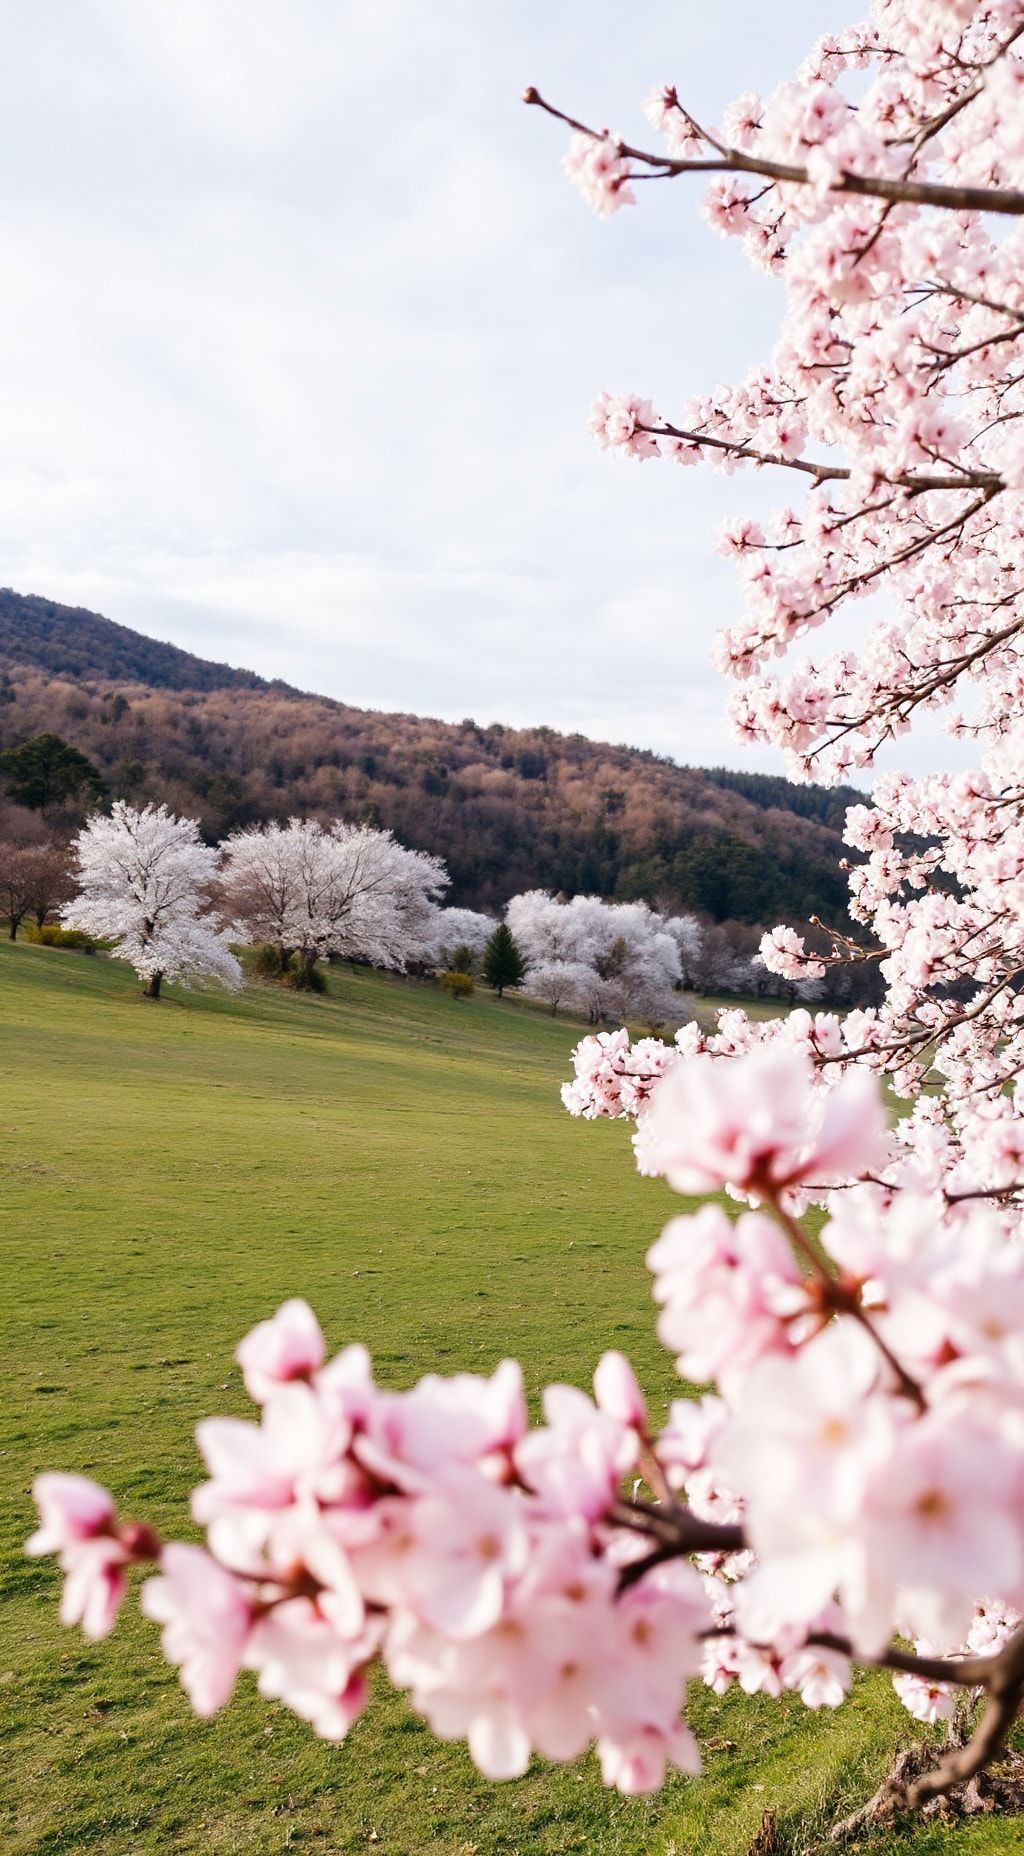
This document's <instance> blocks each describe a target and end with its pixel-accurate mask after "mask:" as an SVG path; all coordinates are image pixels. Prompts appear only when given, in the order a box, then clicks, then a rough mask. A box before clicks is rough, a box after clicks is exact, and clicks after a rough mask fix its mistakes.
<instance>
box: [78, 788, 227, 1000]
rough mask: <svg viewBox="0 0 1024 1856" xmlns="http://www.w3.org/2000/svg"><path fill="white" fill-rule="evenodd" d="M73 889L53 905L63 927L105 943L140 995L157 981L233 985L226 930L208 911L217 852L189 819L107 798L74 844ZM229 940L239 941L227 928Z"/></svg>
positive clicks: (153, 995)
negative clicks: (139, 985)
mask: <svg viewBox="0 0 1024 1856" xmlns="http://www.w3.org/2000/svg"><path fill="white" fill-rule="evenodd" d="M73 850H74V857H75V861H76V865H77V875H78V882H79V893H78V895H77V896H76V897H75V899H74V900H73V901H72V902H69V903H67V904H66V905H65V907H64V908H63V909H62V910H61V920H62V921H63V922H64V923H65V924H66V926H67V927H69V928H80V929H82V930H83V932H84V933H86V934H94V935H99V936H101V937H103V938H105V939H108V940H111V941H113V942H114V943H115V945H116V950H117V952H118V954H119V955H120V956H121V959H122V960H127V961H129V962H130V964H131V965H132V966H133V967H134V968H135V971H136V973H137V974H138V975H139V977H140V978H141V979H142V980H144V981H145V985H144V987H143V991H144V993H145V995H146V997H147V998H148V999H158V998H159V997H160V986H161V982H162V981H163V980H165V979H170V980H182V981H184V982H185V983H186V984H188V983H189V982H191V981H192V980H197V979H216V980H219V981H220V983H221V985H222V986H227V987H229V988H230V989H232V990H234V989H235V988H236V987H238V986H240V985H241V983H242V970H241V967H240V966H239V964H238V961H237V960H236V959H235V956H234V954H233V953H232V952H231V948H230V946H229V945H228V942H229V934H228V931H227V929H225V928H224V927H223V926H222V925H221V922H220V919H219V917H218V916H217V915H215V914H214V913H213V911H212V910H211V908H210V900H209V898H210V890H211V887H212V884H213V880H214V877H215V875H216V871H217V861H218V859H217V852H216V851H215V850H211V849H210V847H209V846H208V845H206V844H204V843H203V841H202V839H201V838H200V836H199V826H198V824H197V822H196V820H195V819H194V818H176V817H175V816H174V814H173V812H169V811H168V810H167V807H166V806H144V807H143V809H142V810H141V812H140V811H136V809H135V807H134V806H130V805H126V804H125V802H124V800H122V799H119V800H117V801H116V802H115V804H114V806H113V808H112V810H111V812H110V815H109V817H108V816H107V815H106V814H104V813H102V812H97V813H95V814H94V815H93V817H92V818H90V819H89V820H88V822H87V823H86V825H85V826H83V828H82V830H81V831H80V832H79V833H78V836H77V837H76V839H75V841H74V846H73ZM230 938H233V939H234V940H236V941H237V940H238V939H240V938H241V936H240V931H239V930H234V931H233V932H232V936H231V937H230Z"/></svg>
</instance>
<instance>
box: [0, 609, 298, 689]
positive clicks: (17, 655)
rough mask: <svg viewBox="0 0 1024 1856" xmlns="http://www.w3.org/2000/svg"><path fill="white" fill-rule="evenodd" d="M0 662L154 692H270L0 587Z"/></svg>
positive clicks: (136, 635)
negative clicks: (134, 685) (133, 685)
mask: <svg viewBox="0 0 1024 1856" xmlns="http://www.w3.org/2000/svg"><path fill="white" fill-rule="evenodd" d="M0 662H3V663H4V664H6V665H8V666H10V665H14V664H22V665H33V666H34V667H35V668H36V669H37V670H46V671H51V672H52V673H53V674H54V675H55V676H59V677H86V678H96V677H106V678H109V679H111V680H112V681H114V682H118V683H144V684H146V685H147V686H148V687H149V688H150V689H154V690H243V689H244V690H268V689H273V688H286V687H287V686H286V685H284V684H270V683H268V682H267V681H266V679H265V678H264V677H258V676H257V675H256V673H255V671H252V670H232V669H231V667H230V665H228V664H211V663H208V662H207V660H206V659H205V658H202V657H193V655H192V653H191V651H179V649H178V647H177V645H174V644H160V643H158V642H157V640H156V639H155V638H144V637H143V636H142V633H141V632H133V631H130V630H129V629H128V627H127V625H115V623H114V621H113V619H104V618H101V617H100V615H99V613H98V612H87V611H86V610H85V608H84V607H82V606H58V605H57V604H56V603H55V601H54V600H52V599H40V598H39V597H38V596H37V595H36V594H34V593H27V594H22V593H15V592H12V590H11V588H10V587H6V586H5V587H0Z"/></svg>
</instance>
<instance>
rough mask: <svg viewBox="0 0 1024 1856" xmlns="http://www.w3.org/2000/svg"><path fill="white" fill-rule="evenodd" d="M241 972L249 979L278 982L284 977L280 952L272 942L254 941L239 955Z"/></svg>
mask: <svg viewBox="0 0 1024 1856" xmlns="http://www.w3.org/2000/svg"><path fill="white" fill-rule="evenodd" d="M239 959H240V960H241V962H242V969H243V972H244V973H245V974H246V976H247V977H248V978H249V979H254V980H280V979H282V978H283V977H284V968H283V967H282V965H281V950H280V948H278V947H275V946H274V943H273V941H255V942H254V943H253V945H252V946H251V947H246V948H244V949H243V950H242V952H241V953H240V955H239Z"/></svg>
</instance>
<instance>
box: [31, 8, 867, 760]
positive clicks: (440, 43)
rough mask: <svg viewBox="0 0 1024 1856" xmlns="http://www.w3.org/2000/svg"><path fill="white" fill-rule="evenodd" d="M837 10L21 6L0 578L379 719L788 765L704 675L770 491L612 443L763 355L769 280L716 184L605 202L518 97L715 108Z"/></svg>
mask: <svg viewBox="0 0 1024 1856" xmlns="http://www.w3.org/2000/svg"><path fill="white" fill-rule="evenodd" d="M849 10H850V8H849V0H843V3H842V4H838V3H836V0H782V3H781V4H779V5H778V6H775V7H773V8H771V9H769V8H766V7H764V6H763V5H762V4H761V0H716V3H715V4H697V0H648V4H646V5H644V6H643V7H639V6H624V5H622V3H621V0H616V3H615V4H612V3H611V0H442V3H441V4H436V5H429V6H428V5H426V4H425V0H46V4H45V5H42V4H34V5H29V6H21V7H15V6H9V7H8V8H7V9H6V10H5V19H4V57H3V63H2V67H0V145H2V148H0V215H2V225H0V248H2V251H3V258H4V265H3V271H4V286H3V290H2V292H0V370H2V381H0V428H2V431H3V444H2V447H0V472H2V479H3V481H2V484H0V530H2V540H3V553H2V564H0V578H2V579H3V580H5V581H7V582H8V583H9V584H10V585H12V586H14V587H16V588H18V589H19V590H20V591H23V592H34V593H41V594H44V595H47V596H49V597H50V598H55V599H59V600H66V601H69V602H71V603H74V604H81V605H86V606H90V607H93V608H94V609H96V610H99V611H101V612H104V613H106V614H107V615H108V616H109V617H111V618H114V619H118V620H120V621H121V622H122V623H124V624H127V625H132V626H135V627H137V628H138V629H139V630H140V631H144V632H147V633H150V634H151V635H153V636H154V637H160V638H170V639H173V640H174V642H175V643H178V644H181V645H184V646H186V647H187V648H188V649H190V650H193V651H197V652H199V653H201V654H202V655H203V656H206V657H214V658H221V659H225V660H227V661H228V662H230V663H233V664H241V665H246V666H249V667H251V668H253V669H255V670H258V671H261V672H262V673H264V674H266V675H270V676H281V677H284V678H286V679H287V680H288V681H290V682H292V683H297V684H299V685H301V686H303V687H305V688H311V689H317V690H322V691H325V692H327V693H328V694H331V695H334V696H338V697H342V698H344V699H345V700H346V701H349V702H353V703H358V704H363V705H371V706H374V707H380V708H388V709H407V710H413V711H417V712H419V713H422V714H431V715H441V716H445V717H448V718H450V719H453V720H458V719H460V718H461V717H463V716H468V715H472V716H475V717H476V719H477V720H478V721H485V722H486V721H491V720H505V721H511V722H547V723H549V724H551V725H553V726H555V727H558V728H562V729H579V730H581V731H582V732H584V733H586V734H591V735H596V736H600V737H603V738H608V739H612V740H615V741H627V742H631V743H634V744H637V745H640V746H648V747H653V748H657V749H659V750H660V751H663V752H666V753H670V754H672V755H674V756H675V758H677V759H678V760H681V761H689V762H693V763H698V762H704V763H708V762H717V761H726V762H729V763H731V764H733V765H741V764H743V765H751V764H756V765H760V766H764V767H769V768H770V767H773V766H777V762H776V761H775V759H774V757H773V756H771V755H768V754H762V755H754V756H751V755H750V754H745V753H743V752H742V751H741V750H740V749H739V748H738V747H737V745H736V744H735V743H734V742H733V740H732V739H731V736H730V735H729V732H728V730H727V729H726V726H725V724H724V721H723V719H722V708H723V702H724V689H723V687H722V685H721V684H720V682H719V680H718V679H717V678H716V677H715V675H714V674H713V672H712V671H711V670H710V668H709V663H708V654H709V644H710V639H711V636H712V635H713V633H714V631H715V630H716V629H717V628H718V626H719V625H721V624H722V623H725V622H728V621H729V620H731V618H732V617H733V616H734V614H735V611H736V591H735V585H734V581H733V575H732V571H731V569H730V567H729V566H728V565H727V564H726V563H725V562H723V561H721V560H719V559H718V557H717V556H716V555H715V553H714V549H713V539H714V533H715V530H716V528H717V525H718V523H719V522H720V521H721V519H722V518H723V516H724V515H725V514H726V513H728V512H729V511H730V510H733V509H738V508H742V507H749V506H750V504H751V502H752V500H753V501H754V502H758V501H759V502H761V503H762V505H763V501H764V496H765V494H766V486H764V485H763V484H761V483H752V482H751V479H750V478H749V477H737V478H734V479H732V480H722V479H719V478H715V477H712V476H711V475H709V474H705V473H704V472H700V471H694V472H687V473H685V474H684V473H682V472H680V471H678V470H677V469H674V468H673V467H671V466H669V465H656V464H647V465H644V466H637V465H631V464H629V463H627V462H624V461H621V460H619V459H617V458H614V457H607V456H603V455H602V454H601V453H600V452H599V451H598V450H597V448H596V446H595V445H594V444H593V441H592V440H591V439H590V438H589V436H588V434H587V430H586V418H587V411H588V407H589V404H590V401H591V399H592V398H593V396H594V394H595V393H596V391H597V390H598V389H599V388H601V387H608V388H610V389H612V390H615V391H629V390H638V391H641V392H643V393H645V394H647V395H649V396H650V397H652V398H653V399H654V401H655V403H656V405H658V406H659V407H661V408H662V409H664V410H666V411H667V412H671V410H672V409H673V408H674V407H675V406H677V405H678V404H679V403H680V402H681V401H682V400H683V398H684V397H685V396H686V395H687V394H688V393H690V392H691V391H693V390H695V389H698V388H700V387H702V386H707V385H711V384H713V383H715V382H717V381H719V380H728V379H731V378H733V377H738V376H739V375H741V374H742V373H743V372H744V371H745V370H746V369H747V368H748V367H749V366H750V365H752V364H753V363H755V362H756V361H758V360H759V359H761V358H763V357H764V356H765V355H766V353H767V352H768V351H769V349H770V345H771V339H772V332H773V329H774V326H775V323H776V321H777V316H778V311H779V306H780V301H781V298H780V294H779V292H778V289H777V286H775V285H774V284H772V283H771V282H769V281H766V280H765V279H763V278H761V277H759V276H757V275H755V274H754V273H752V272H751V271H750V270H749V269H748V268H747V266H746V264H745V262H744V260H743V256H742V252H741V250H740V249H739V247H738V246H737V245H735V244H733V243H726V242H723V241H721V240H719V239H717V238H716V237H715V235H714V234H713V233H711V232H710V231H709V230H708V229H707V228H706V227H705V226H704V224H703V222H702V220H701V219H700V216H699V213H698V210H697V206H698V199H697V193H696V188H693V189H690V188H689V184H688V183H675V184H674V185H673V186H671V187H669V186H666V187H652V188H648V189H646V190H644V192H643V194H642V200H641V205H640V206H639V207H637V208H634V209H627V210H625V211H623V212H621V213H619V214H618V215H617V216H616V218H615V219H614V220H613V221H612V222H611V223H609V224H602V223H601V222H599V221H598V220H596V219H595V218H593V217H592V216H591V215H590V213H589V212H588V210H587V208H586V207H585V205H584V204H583V201H582V200H581V198H580V197H579V195H578V194H577V193H576V191H575V189H574V188H572V187H571V186H570V185H569V183H568V182H567V181H566V180H565V179H564V178H563V176H562V175H561V173H560V169H559V162H560V159H561V156H562V154H563V152H564V148H565V136H564V134H563V132H562V130H561V127H560V125H558V124H555V123H552V122H550V121H548V120H546V119H545V118H543V117H542V116H541V115H540V114H539V112H537V111H532V110H527V109H525V108H523V106H522V104H521V103H520V101H519V97H520V93H521V91H522V88H523V86H524V84H526V83H535V84H537V85H538V86H539V87H540V88H541V89H542V90H544V91H545V93H546V94H548V95H549V96H551V97H552V98H553V99H555V100H557V101H559V102H560V103H562V104H563V106H565V107H567V108H569V109H570V110H572V111H574V112H577V113H580V114H582V115H584V116H585V117H587V118H588V119H589V120H592V121H597V122H598V123H602V124H603V123H608V124H609V125H610V126H612V127H614V128H616V129H619V130H621V131H622V132H623V133H627V134H635V135H639V134H640V133H641V131H643V133H644V134H645V135H647V136H648V139H649V135H650V132H648V131H647V130H646V125H645V124H644V123H643V118H642V116H641V114H640V103H641V101H642V99H643V98H644V96H645V95H646V94H647V93H648V91H649V90H650V88H651V86H652V85H653V84H654V83H655V82H657V81H675V82H676V83H677V84H678V85H679V87H680V89H681V91H683V92H684V94H685V96H686V97H687V98H688V99H691V100H692V101H693V104H694V107H695V109H697V110H698V111H699V112H700V113H702V114H704V115H705V116H706V117H708V118H712V119H713V118H714V117H716V115H717V114H718V113H719V112H720V110H721V107H722V105H723V104H724V103H725V102H726V101H728V100H729V99H730V97H732V96H734V95H736V94H737V93H738V92H740V91H742V90H744V89H748V88H761V89H764V88H768V87H770V86H771V85H773V84H774V83H775V82H777V81H778V80H779V79H781V78H783V77H784V76H786V75H788V74H789V73H790V72H791V71H792V69H793V68H794V67H795V65H796V64H797V63H798V61H799V60H800V58H801V57H802V56H803V54H804V53H805V51H806V50H807V49H808V48H809V46H810V44H811V43H812V41H813V39H814V38H815V36H816V35H817V34H818V33H820V32H822V31H824V30H826V29H828V28H829V27H830V26H833V25H836V24H838V23H840V22H841V21H842V19H843V18H845V17H846V15H847V14H848V13H849ZM855 10H856V9H854V11H855ZM775 494H776V495H778V494H779V491H778V490H776V491H775ZM780 770H781V769H780Z"/></svg>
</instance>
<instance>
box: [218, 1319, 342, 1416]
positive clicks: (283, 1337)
mask: <svg viewBox="0 0 1024 1856" xmlns="http://www.w3.org/2000/svg"><path fill="white" fill-rule="evenodd" d="M235 1358H236V1359H237V1361H238V1364H239V1366H240V1367H241V1368H242V1372H243V1374H244V1376H245V1384H246V1390H247V1391H248V1393H249V1395H250V1397H251V1398H254V1399H265V1398H269V1396H270V1394H271V1392H272V1391H273V1390H274V1387H275V1386H277V1385H283V1384H285V1383H286V1382H287V1381H288V1380H289V1379H308V1378H309V1377H310V1376H311V1375H312V1374H313V1373H315V1372H316V1370H317V1368H318V1367H319V1366H322V1365H323V1359H324V1337H323V1335H322V1334H321V1332H320V1327H319V1324H318V1322H317V1319H316V1316H315V1315H314V1313H313V1310H312V1309H311V1308H310V1306H309V1304H308V1302H303V1301H300V1300H298V1299H295V1300H292V1301H290V1302H282V1304H281V1306H280V1308H279V1309H278V1311H277V1314H276V1315H275V1316H274V1318H273V1320H271V1321H261V1322H260V1323H259V1325H258V1326H257V1327H254V1328H253V1330H252V1332H251V1333H250V1334H247V1335H246V1337H245V1339H244V1340H243V1341H242V1343H241V1345H240V1347H239V1348H238V1351H237V1353H236V1355H235Z"/></svg>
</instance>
